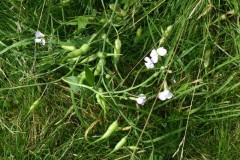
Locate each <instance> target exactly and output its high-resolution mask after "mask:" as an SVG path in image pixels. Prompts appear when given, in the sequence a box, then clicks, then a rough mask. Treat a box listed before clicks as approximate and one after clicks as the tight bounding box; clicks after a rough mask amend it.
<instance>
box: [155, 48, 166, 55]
mask: <svg viewBox="0 0 240 160" xmlns="http://www.w3.org/2000/svg"><path fill="white" fill-rule="evenodd" d="M157 53H158V54H159V55H160V56H165V55H166V54H167V50H166V49H165V48H164V47H160V48H158V49H157Z"/></svg>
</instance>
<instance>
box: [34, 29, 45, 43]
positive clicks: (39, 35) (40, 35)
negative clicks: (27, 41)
mask: <svg viewBox="0 0 240 160" xmlns="http://www.w3.org/2000/svg"><path fill="white" fill-rule="evenodd" d="M44 37H45V35H44V34H43V33H42V32H40V31H39V30H37V31H36V32H35V39H34V41H35V43H41V44H42V45H43V46H44V45H45V43H46V41H45V39H44Z"/></svg>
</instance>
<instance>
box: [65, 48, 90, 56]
mask: <svg viewBox="0 0 240 160" xmlns="http://www.w3.org/2000/svg"><path fill="white" fill-rule="evenodd" d="M89 48H90V46H89V45H88V44H83V45H82V46H81V47H80V48H79V49H76V50H74V51H72V52H70V53H69V54H68V55H67V59H70V58H76V57H79V56H81V55H83V54H85V53H86V52H87V51H88V50H89Z"/></svg>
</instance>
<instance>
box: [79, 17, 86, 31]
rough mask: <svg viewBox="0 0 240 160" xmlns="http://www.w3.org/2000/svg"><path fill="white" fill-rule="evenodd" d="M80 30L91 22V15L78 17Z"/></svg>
mask: <svg viewBox="0 0 240 160" xmlns="http://www.w3.org/2000/svg"><path fill="white" fill-rule="evenodd" d="M77 24H78V30H81V29H84V28H86V25H87V24H89V17H84V16H79V17H78V19H77Z"/></svg>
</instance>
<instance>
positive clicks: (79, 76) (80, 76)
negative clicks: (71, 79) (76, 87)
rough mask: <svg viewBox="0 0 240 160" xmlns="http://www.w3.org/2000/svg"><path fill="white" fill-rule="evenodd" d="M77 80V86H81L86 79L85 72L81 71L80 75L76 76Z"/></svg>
mask: <svg viewBox="0 0 240 160" xmlns="http://www.w3.org/2000/svg"><path fill="white" fill-rule="evenodd" d="M78 78H80V79H79V82H78V84H83V81H84V80H85V79H86V73H85V71H83V72H82V73H80V74H79V75H78Z"/></svg>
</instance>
